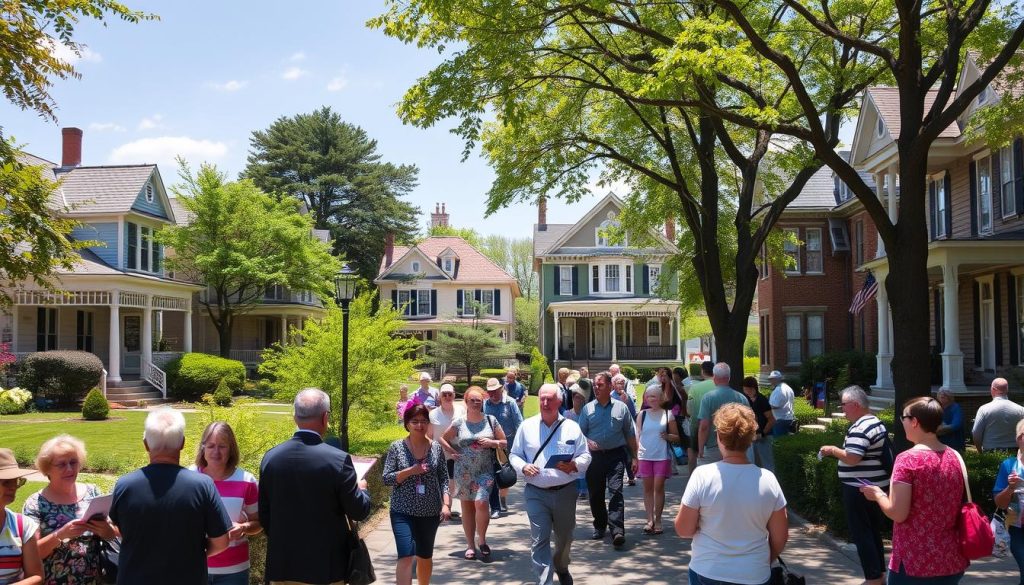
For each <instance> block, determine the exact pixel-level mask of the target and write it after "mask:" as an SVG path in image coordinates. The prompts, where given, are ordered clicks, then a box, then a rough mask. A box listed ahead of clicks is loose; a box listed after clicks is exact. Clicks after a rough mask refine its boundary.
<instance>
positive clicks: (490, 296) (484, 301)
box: [480, 288, 494, 315]
mask: <svg viewBox="0 0 1024 585" xmlns="http://www.w3.org/2000/svg"><path fill="white" fill-rule="evenodd" d="M480 310H481V311H483V314H484V315H493V314H494V289H490V288H485V289H483V290H482V291H480Z"/></svg>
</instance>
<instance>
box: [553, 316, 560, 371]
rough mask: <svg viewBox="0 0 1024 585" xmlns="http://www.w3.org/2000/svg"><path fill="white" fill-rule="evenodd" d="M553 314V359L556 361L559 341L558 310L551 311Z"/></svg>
mask: <svg viewBox="0 0 1024 585" xmlns="http://www.w3.org/2000/svg"><path fill="white" fill-rule="evenodd" d="M553 315H554V316H555V361H556V362H557V361H558V343H559V341H560V339H561V338H560V337H559V336H558V311H555V312H554V313H553Z"/></svg>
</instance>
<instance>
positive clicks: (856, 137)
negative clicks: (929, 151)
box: [850, 86, 961, 167]
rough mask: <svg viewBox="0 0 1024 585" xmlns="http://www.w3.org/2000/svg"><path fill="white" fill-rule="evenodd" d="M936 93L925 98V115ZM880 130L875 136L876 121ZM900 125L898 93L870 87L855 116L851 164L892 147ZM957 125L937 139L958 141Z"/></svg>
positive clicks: (900, 128)
mask: <svg viewBox="0 0 1024 585" xmlns="http://www.w3.org/2000/svg"><path fill="white" fill-rule="evenodd" d="M938 93H939V92H938V90H935V89H933V90H930V91H929V92H928V93H927V94H926V95H925V98H924V111H925V112H926V113H927V112H928V111H929V110H930V109H931V107H932V104H933V103H935V98H936V97H937V96H938ZM879 121H881V123H882V125H883V127H882V132H881V134H879V133H878V122H879ZM901 130H902V122H901V118H900V94H899V88H896V87H882V86H879V87H869V88H868V89H867V91H865V92H864V99H863V100H862V101H861V107H860V113H859V114H858V115H857V128H856V130H855V131H854V134H853V144H852V145H851V148H850V152H851V156H850V164H852V165H853V166H855V167H856V166H858V165H859V164H861V163H862V162H863V161H864V160H866V159H867V158H868V157H870V156H871V155H873V154H875V153H876V152H878V151H880V150H882V149H883V148H885V147H886V146H888V145H889V144H892V143H893V142H895V141H896V140H898V139H899V137H900V132H901ZM960 134H961V132H960V126H959V125H958V124H957V123H956V122H953V123H951V124H950V125H949V126H946V128H944V129H943V130H942V132H940V133H939V136H938V138H940V139H941V138H953V139H956V138H959V137H960Z"/></svg>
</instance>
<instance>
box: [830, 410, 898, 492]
mask: <svg viewBox="0 0 1024 585" xmlns="http://www.w3.org/2000/svg"><path fill="white" fill-rule="evenodd" d="M887 433H888V431H887V430H886V428H885V425H884V424H882V421H880V420H878V417H877V416H875V415H873V414H865V415H864V416H862V417H860V418H859V419H857V420H856V422H854V423H853V424H852V425H850V428H849V429H848V430H847V431H846V440H845V441H844V442H843V449H844V450H845V451H846V452H847V453H848V454H856V455H860V456H861V460H860V461H858V462H857V464H856V465H850V464H848V463H843V461H842V460H840V461H839V481H841V482H843V483H844V484H845V485H848V486H851V487H856V488H859V487H860V486H861V483H860V482H859V481H857V480H858V479H863V480H864V481H868V482H871V483H873V484H875V485H877V486H878V487H883V488H884V487H886V486H887V485H889V474H888V473H886V471H885V467H884V466H883V465H882V447H883V446H884V445H885V437H886V434H887Z"/></svg>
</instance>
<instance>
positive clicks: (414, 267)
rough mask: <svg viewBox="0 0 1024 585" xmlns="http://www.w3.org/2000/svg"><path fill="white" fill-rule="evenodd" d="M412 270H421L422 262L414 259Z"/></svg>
mask: <svg viewBox="0 0 1024 585" xmlns="http://www.w3.org/2000/svg"><path fill="white" fill-rule="evenodd" d="M412 271H413V272H419V271H420V263H419V261H418V260H413V261H412Z"/></svg>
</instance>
